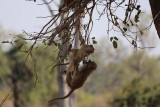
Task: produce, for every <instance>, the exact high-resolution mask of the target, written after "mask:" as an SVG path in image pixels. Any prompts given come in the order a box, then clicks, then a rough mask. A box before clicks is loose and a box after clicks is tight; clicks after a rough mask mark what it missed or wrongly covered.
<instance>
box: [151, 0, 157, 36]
mask: <svg viewBox="0 0 160 107" xmlns="http://www.w3.org/2000/svg"><path fill="white" fill-rule="evenodd" d="M149 3H150V6H151V11H152V16H153V19H154V24H155V28H156V30H157V33H158V36H159V38H160V0H149Z"/></svg>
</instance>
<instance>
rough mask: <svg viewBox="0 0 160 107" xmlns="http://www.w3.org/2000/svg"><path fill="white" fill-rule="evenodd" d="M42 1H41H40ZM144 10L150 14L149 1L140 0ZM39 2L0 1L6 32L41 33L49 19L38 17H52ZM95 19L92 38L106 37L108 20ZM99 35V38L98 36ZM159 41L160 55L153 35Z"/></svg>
mask: <svg viewBox="0 0 160 107" xmlns="http://www.w3.org/2000/svg"><path fill="white" fill-rule="evenodd" d="M37 1H38V0H37ZM39 1H41V0H39ZM49 1H50V0H49ZM140 1H141V3H140V4H141V5H142V9H144V10H146V11H147V12H148V13H150V7H149V4H148V0H140ZM37 3H39V2H36V3H35V2H32V1H26V0H0V25H1V26H2V27H3V28H4V29H5V30H13V31H15V32H17V33H22V30H25V31H27V32H30V33H31V32H35V31H37V32H38V31H39V30H40V29H41V28H42V27H43V25H44V24H45V23H46V22H47V21H48V20H49V19H44V18H43V19H39V18H36V17H38V16H48V15H50V14H49V12H48V10H47V8H46V6H45V5H42V6H40V5H37ZM96 18H98V16H96V15H95V18H94V28H93V31H92V36H96V38H100V37H102V36H105V35H106V27H107V26H106V23H105V22H106V19H105V18H102V19H101V21H98V20H96ZM97 35H98V36H97ZM152 36H153V38H155V39H157V41H156V42H155V44H154V46H156V48H155V49H154V50H155V52H156V53H157V54H159V55H160V40H158V36H157V33H155V35H152Z"/></svg>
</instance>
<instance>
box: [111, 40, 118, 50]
mask: <svg viewBox="0 0 160 107" xmlns="http://www.w3.org/2000/svg"><path fill="white" fill-rule="evenodd" d="M112 44H113V47H114V48H115V49H116V48H117V47H118V44H117V41H113V42H112Z"/></svg>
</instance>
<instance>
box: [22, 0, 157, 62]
mask: <svg viewBox="0 0 160 107" xmlns="http://www.w3.org/2000/svg"><path fill="white" fill-rule="evenodd" d="M53 2H54V1H53V0H52V1H51V2H48V4H50V3H53ZM45 4H46V3H45ZM150 4H151V9H152V13H153V17H155V18H154V19H155V20H154V22H155V25H156V29H157V32H158V34H159V32H160V30H159V24H158V23H157V22H159V10H160V9H159V7H158V4H159V2H158V0H150ZM99 6H101V9H99ZM154 9H155V11H154ZM58 10H59V11H58V12H55V13H54V14H53V15H52V17H51V19H50V20H49V21H48V23H46V25H44V27H43V28H42V29H41V31H40V32H38V33H34V34H29V33H26V34H27V35H28V36H29V38H24V40H31V41H33V44H32V45H31V46H30V49H29V50H28V51H27V54H28V55H31V56H32V51H33V49H34V47H35V45H36V44H37V42H39V41H42V43H44V44H45V45H47V46H51V45H55V46H57V47H58V49H59V52H64V51H63V49H64V47H67V49H68V50H67V51H65V52H64V54H63V55H62V54H58V57H57V59H58V61H59V62H62V63H63V64H64V61H63V60H64V59H66V58H67V56H68V53H69V49H70V46H71V48H74V49H76V48H77V47H73V41H76V39H75V38H76V36H77V35H78V37H79V41H80V43H79V45H78V47H80V46H81V44H87V45H88V44H91V41H90V32H91V31H92V27H93V22H94V20H93V13H94V12H95V10H97V13H98V14H99V20H100V19H101V17H102V16H104V15H106V16H107V20H108V24H107V25H108V26H107V35H108V36H109V38H110V41H111V42H112V44H113V47H114V48H117V47H118V42H117V41H118V39H119V38H120V36H118V35H120V34H122V35H123V37H125V38H126V40H127V41H128V42H129V43H130V44H131V45H133V46H134V47H135V49H136V48H141V47H140V46H138V43H137V42H138V41H139V38H138V36H141V35H143V31H144V30H146V29H148V27H147V28H145V29H140V28H139V26H138V23H140V22H141V17H140V14H142V10H141V6H140V4H138V0H122V1H115V0H107V1H106V0H104V1H103V0H75V1H71V0H67V1H66V0H65V1H64V4H62V6H60V8H59V9H58ZM72 10H73V11H72ZM120 11H122V12H123V13H124V14H123V16H122V15H119V14H118V13H119V12H120ZM154 12H155V13H154ZM64 13H66V14H65V15H66V16H65V17H66V18H64V19H63V20H61V16H63V15H64ZM84 18H86V19H88V20H87V21H86V22H80V21H79V19H84ZM120 23H123V24H122V25H121V24H120ZM149 27H150V26H149ZM80 28H81V29H80ZM113 32H114V33H113ZM62 35H63V36H62ZM66 43H67V44H66ZM95 43H96V41H95V38H94V37H93V38H92V44H95ZM142 48H143V47H142Z"/></svg>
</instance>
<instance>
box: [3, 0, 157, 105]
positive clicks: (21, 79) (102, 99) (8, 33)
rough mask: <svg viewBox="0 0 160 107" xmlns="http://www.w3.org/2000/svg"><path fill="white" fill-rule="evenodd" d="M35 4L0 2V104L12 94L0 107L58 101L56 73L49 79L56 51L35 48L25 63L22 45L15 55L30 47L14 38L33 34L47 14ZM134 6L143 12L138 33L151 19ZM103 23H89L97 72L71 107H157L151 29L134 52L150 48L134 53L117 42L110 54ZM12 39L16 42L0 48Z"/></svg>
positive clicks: (147, 10) (123, 42) (154, 40)
mask: <svg viewBox="0 0 160 107" xmlns="http://www.w3.org/2000/svg"><path fill="white" fill-rule="evenodd" d="M38 3H39V2H38ZM38 3H37V2H36V3H34V2H28V1H25V0H16V1H15V0H14V1H9V0H1V1H0V13H1V14H0V42H1V43H0V47H1V48H0V101H3V100H4V99H5V98H6V96H7V95H8V93H9V92H10V90H11V89H12V92H11V94H10V95H9V97H8V99H7V100H6V101H5V103H4V104H3V107H46V106H47V102H48V101H49V100H50V99H51V98H53V97H56V96H58V90H59V89H58V86H57V78H56V72H55V71H56V69H54V70H53V72H52V73H50V71H51V69H52V68H51V67H50V65H53V62H54V61H55V58H56V55H57V53H56V50H57V47H55V46H50V47H47V48H46V46H44V45H43V44H37V45H36V49H35V50H34V51H33V53H32V54H33V56H29V57H28V60H27V61H26V62H25V59H26V57H27V55H26V53H25V52H20V51H19V50H18V49H20V48H21V45H22V44H23V47H22V48H21V50H22V51H23V50H27V49H29V47H30V45H31V44H30V43H28V42H26V41H23V40H20V39H17V38H16V39H14V37H16V36H17V35H18V36H20V37H24V36H26V35H25V34H24V33H22V32H23V30H25V31H26V32H38V31H39V30H40V29H41V28H42V26H43V25H44V24H45V23H46V22H47V21H48V19H39V18H36V17H38V16H47V15H48V14H49V12H48V10H47V8H46V6H41V5H37V4H38ZM140 4H142V10H143V14H142V15H141V17H142V19H143V20H141V27H142V28H144V27H146V26H148V25H149V24H150V23H151V21H152V16H151V13H150V8H149V4H148V2H146V1H145V0H142V1H141V3H140ZM94 17H95V19H96V18H97V17H98V16H96V14H95V16H94ZM103 20H105V19H102V20H100V21H97V20H95V27H94V28H93V32H92V34H91V35H92V36H94V37H95V38H96V41H97V44H95V45H94V47H95V49H96V51H95V53H94V54H93V55H92V56H91V58H92V59H93V60H95V61H96V63H97V65H98V68H97V70H96V71H95V72H94V73H93V74H92V75H91V76H90V77H89V79H88V80H87V82H86V83H85V85H84V86H83V87H82V88H80V89H78V90H77V91H76V92H75V93H74V95H75V107H160V80H159V78H160V67H159V66H160V44H159V43H160V41H159V39H158V36H157V34H156V31H155V28H154V26H152V27H151V29H149V30H146V31H144V36H142V40H143V41H142V42H139V45H140V46H144V47H147V46H148V47H154V48H146V49H138V50H134V47H132V45H131V44H129V43H128V42H127V41H126V40H125V39H123V38H122V39H120V40H119V41H118V48H117V49H114V48H113V46H112V43H110V40H109V39H108V37H107V36H105V35H106V34H105V33H106V31H105V30H106V29H105V28H106V25H105V24H104V23H103ZM100 26H101V28H102V29H99V27H100ZM12 39H13V40H14V41H17V42H15V43H14V44H2V41H6V40H12ZM24 63H25V64H24ZM22 69H23V70H22ZM22 71H23V72H22ZM20 75H21V76H20ZM50 106H51V107H58V103H57V102H56V101H55V103H53V104H52V105H50Z"/></svg>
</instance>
